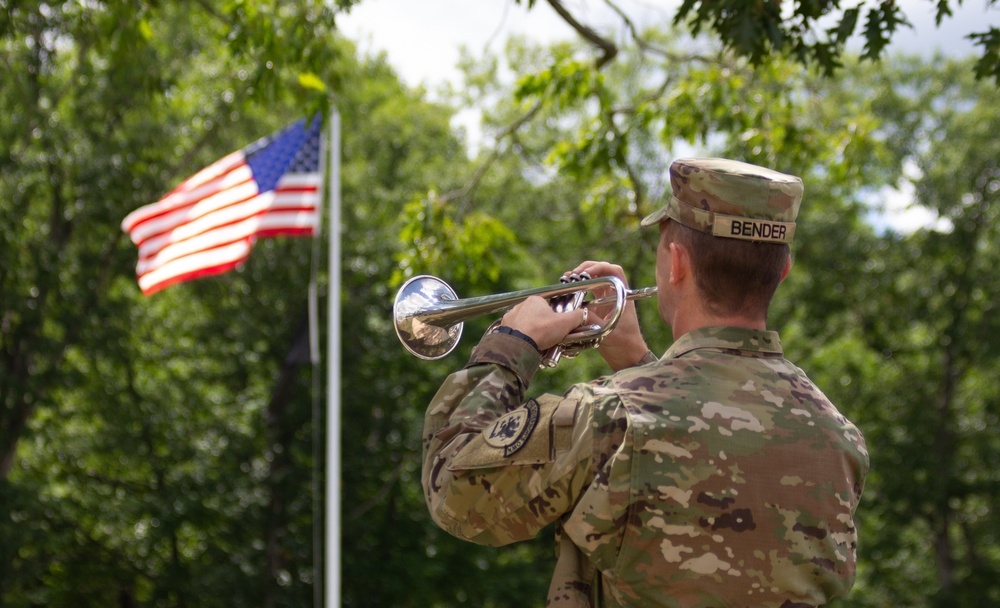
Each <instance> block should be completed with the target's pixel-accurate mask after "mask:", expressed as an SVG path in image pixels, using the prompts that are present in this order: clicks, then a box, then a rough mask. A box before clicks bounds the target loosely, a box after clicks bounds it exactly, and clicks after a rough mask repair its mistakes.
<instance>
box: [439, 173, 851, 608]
mask: <svg viewBox="0 0 1000 608" xmlns="http://www.w3.org/2000/svg"><path fill="white" fill-rule="evenodd" d="M670 183H671V187H672V191H673V196H671V197H670V199H669V201H668V202H667V204H666V206H664V207H663V208H662V209H660V210H658V211H656V212H654V213H653V214H652V215H650V216H648V217H646V218H645V219H643V221H642V225H643V226H654V225H655V226H658V227H659V230H660V242H659V246H658V249H657V254H656V284H657V287H658V288H659V292H658V304H659V312H660V316H661V318H662V319H663V321H664V322H666V323H667V324H669V325H670V327H671V330H672V334H673V336H674V343H673V345H671V347H670V348H669V349H668V350H667V351H666V353H665V354H664V355H663V356H662V357H659V358H657V357H656V356H655V355H653V353H651V352H650V351H649V349H648V348H647V346H646V343H645V341H644V339H643V337H642V335H641V333H640V331H639V324H638V319H637V317H636V313H635V308H634V304H632V303H629V305H628V307H627V308H626V310H625V311H624V312H623V315H622V319H621V320H620V321H619V323H618V325H617V326H616V327H615V329H614V331H612V332H611V333H610V334H609V335H608V336H607V338H606V339H605V340H604V342H603V343H602V345H601V347H600V352H601V354H602V356H603V357H604V359H605V361H606V362H607V363H608V364H609V365H610V366H611V368H612V369H613V370H614V372H615V373H614V374H613V375H610V376H607V377H603V378H599V379H597V380H594V381H592V382H589V383H583V384H577V385H575V386H573V387H571V388H570V389H569V390H568V391H566V392H565V393H564V394H563V395H561V396H555V395H542V396H539V397H535V398H533V399H526V392H527V390H528V385H529V383H530V382H531V380H532V377H533V375H534V373H535V371H536V370H537V369H538V366H539V362H540V360H541V359H540V357H541V355H540V352H544V351H545V350H546V349H548V348H549V347H552V346H553V345H556V344H558V343H560V342H561V341H562V340H563V339H564V338H565V336H566V335H567V334H569V333H570V332H571V331H572V330H574V329H575V328H577V327H578V326H580V325H582V324H584V323H587V322H594V320H595V317H596V319H597V321H598V322H601V323H603V322H604V315H602V314H601V311H600V310H592V311H589V312H585V311H582V310H574V311H570V312H554V311H553V310H552V307H551V306H550V305H549V304H548V303H547V302H545V301H544V300H543V299H541V298H538V297H537V296H536V297H532V298H529V299H527V300H525V301H524V302H522V303H521V304H519V305H518V306H516V307H514V308H513V309H511V310H510V311H509V312H508V313H507V314H506V315H504V317H503V320H502V326H501V327H499V328H498V329H497V330H495V331H492V332H489V333H488V334H487V335H485V336H483V338H482V340H481V341H480V343H479V344H478V346H477V347H476V348H475V349H474V351H473V353H472V356H471V358H470V361H469V363H468V365H466V367H465V368H464V369H462V370H461V371H458V372H455V373H454V374H452V375H451V376H449V377H448V378H447V379H446V380H445V382H444V384H443V385H442V387H441V389H440V390H439V391H438V393H437V395H436V396H435V397H434V400H433V401H432V402H431V404H430V405H429V407H428V409H427V412H426V417H425V424H424V435H423V441H424V462H423V474H422V481H423V487H424V493H425V497H426V500H427V505H428V508H429V509H430V513H431V516H432V517H433V518H434V521H435V522H437V524H438V525H440V526H441V527H442V528H443V529H445V530H447V531H448V532H449V533H451V534H453V535H455V536H457V537H459V538H462V539H466V540H470V541H472V542H476V543H481V544H487V545H504V544H507V543H511V542H515V541H519V540H525V539H529V538H532V537H533V536H535V534H537V533H538V532H539V531H540V530H541V529H542V528H543V527H545V526H546V525H547V524H549V523H551V522H558V525H557V527H556V537H557V538H556V542H557V555H558V559H557V562H556V568H555V573H554V575H553V579H552V583H551V586H550V588H549V596H548V604H547V605H548V606H559V607H563V606H574V607H582V606H671V607H683V608H722V607H726V606H740V607H744V606H761V607H772V606H773V607H784V608H791V607H808V606H821V605H825V604H826V603H828V602H829V601H830V600H832V599H833V598H835V597H839V596H843V595H845V594H846V593H847V592H848V591H849V590H850V588H851V585H852V584H853V582H854V576H855V554H856V544H857V532H856V530H855V524H854V513H855V509H856V508H857V506H858V501H859V500H860V498H861V490H862V487H863V485H864V478H865V475H866V473H867V470H868V453H867V451H866V447H865V442H864V439H863V437H862V435H861V433H860V432H859V431H858V429H857V428H856V427H855V426H854V425H853V424H852V423H851V422H850V421H848V420H847V419H846V418H845V417H844V416H843V415H841V413H840V412H839V411H837V409H836V408H835V407H834V405H833V404H832V403H831V402H830V401H829V400H828V399H827V398H826V396H825V395H824V394H823V393H822V392H821V391H820V390H819V389H818V388H817V387H816V386H815V385H813V383H812V382H811V381H810V380H809V378H807V377H806V375H805V373H803V372H802V370H800V369H798V368H797V367H795V366H794V365H793V364H792V363H790V362H789V361H787V360H786V359H784V357H783V355H782V349H781V344H780V342H779V339H778V335H777V333H776V332H773V331H768V330H767V329H766V318H767V309H768V306H769V304H770V301H771V298H772V296H773V294H774V292H775V289H776V288H777V286H778V284H779V283H780V282H781V281H782V280H783V279H784V278H785V276H786V275H787V274H788V272H789V270H790V268H791V258H790V253H789V245H788V243H789V242H790V241H791V239H792V235H793V233H794V230H795V217H796V215H797V213H798V208H799V204H800V202H801V199H802V181H801V180H800V179H799V178H797V177H794V176H790V175H785V174H782V173H778V172H776V171H773V170H770V169H766V168H763V167H757V166H754V165H749V164H746V163H742V162H737V161H730V160H722V159H684V160H676V161H675V162H673V163H672V164H671V167H670ZM574 272H577V273H580V272H589V273H590V274H591V275H592V276H594V277H599V276H611V275H613V276H618V277H619V278H621V279H624V278H625V277H624V274H623V272H622V269H621V268H620V267H619V266H615V265H612V264H609V263H605V262H593V261H588V262H584V263H582V264H580V265H579V266H578V267H577V268H576V269H574ZM605 314H606V311H605ZM588 316H589V317H590V319H587V317H588Z"/></svg>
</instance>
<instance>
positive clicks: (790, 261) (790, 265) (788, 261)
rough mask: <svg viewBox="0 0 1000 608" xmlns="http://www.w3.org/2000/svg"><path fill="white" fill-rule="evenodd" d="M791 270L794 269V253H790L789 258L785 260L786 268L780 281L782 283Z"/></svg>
mask: <svg viewBox="0 0 1000 608" xmlns="http://www.w3.org/2000/svg"><path fill="white" fill-rule="evenodd" d="M791 271H792V254H788V259H787V260H785V269H784V270H782V271H781V280H780V281H778V282H779V283H780V282H781V281H784V280H785V277H787V276H788V273H789V272H791Z"/></svg>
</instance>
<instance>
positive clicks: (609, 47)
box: [548, 0, 618, 70]
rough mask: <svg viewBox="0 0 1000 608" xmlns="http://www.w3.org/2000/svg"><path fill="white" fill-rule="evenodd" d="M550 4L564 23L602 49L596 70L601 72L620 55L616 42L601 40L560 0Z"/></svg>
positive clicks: (553, 0)
mask: <svg viewBox="0 0 1000 608" xmlns="http://www.w3.org/2000/svg"><path fill="white" fill-rule="evenodd" d="M548 3H549V6H551V7H552V9H553V10H554V11H555V12H556V13H558V14H559V16H560V17H562V19H563V21H565V22H566V23H568V24H569V26H570V27H572V28H573V29H574V30H576V33H578V34H580V36H582V37H583V39H584V40H586V41H587V42H589V43H591V44H593V45H594V46H596V47H598V48H599V49H601V56H600V57H599V58H598V59H597V63H596V64H595V65H594V67H595V68H596V69H598V70H600V69H601V68H602V67H604V66H605V65H606V64H607V63H608V62H609V61H611V60H612V59H614V58H615V56H616V55H617V54H618V47H617V46H616V45H615V43H614V42H611V41H610V40H607V39H606V38H601V37H600V36H599V35H598V34H597V32H595V31H594V30H592V29H590V28H589V27H587V26H586V25H584V24H582V23H580V22H579V21H577V20H576V17H574V16H573V15H572V14H570V12H569V11H568V10H566V7H565V6H563V4H562V2H561V1H560V0H548Z"/></svg>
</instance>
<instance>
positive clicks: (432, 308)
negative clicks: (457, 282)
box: [392, 275, 656, 359]
mask: <svg viewBox="0 0 1000 608" xmlns="http://www.w3.org/2000/svg"><path fill="white" fill-rule="evenodd" d="M601 286H606V287H610V288H611V289H612V290H613V291H614V293H613V294H612V295H610V296H606V297H603V298H599V299H594V300H590V301H585V302H583V303H582V306H596V305H601V304H612V303H613V304H614V310H613V311H612V313H611V314H610V315H609V316H608V321H607V323H606V324H605V325H604V326H603V327H602V326H600V325H596V324H594V325H585V326H583V327H580V328H577V329H576V330H574V331H573V332H572V333H570V334H569V335H568V336H566V338H565V340H564V341H563V342H561V343H560V344H559V346H560V347H562V348H564V349H568V350H569V349H572V350H573V352H575V351H577V350H579V345H586V346H585V347H586V348H591V347H596V346H598V345H599V344H600V342H601V340H602V339H603V338H604V336H606V335H607V334H608V333H610V332H611V330H613V329H614V327H615V325H616V324H617V323H618V319H619V318H620V317H621V314H622V311H623V310H624V309H625V302H626V301H627V300H635V299H639V298H646V297H650V296H653V295H656V288H655V287H646V288H643V289H636V290H629V289H628V288H627V287H626V286H625V283H624V282H623V281H622V280H621V279H619V278H618V277H598V278H595V279H584V280H580V281H573V282H569V283H561V284H559V285H552V286H548V287H536V288H533V289H525V290H522V291H514V292H509V293H502V294H495V295H487V296H478V297H473V298H463V299H459V298H458V296H457V295H456V294H455V290H454V289H452V288H451V287H450V286H449V285H448V284H447V283H445V282H444V281H442V280H441V279H439V278H437V277H433V276H430V275H420V276H416V277H413V278H412V279H410V280H408V281H407V282H406V283H404V284H403V286H402V287H400V288H399V291H398V292H397V293H396V299H395V301H394V302H393V305H392V316H393V325H395V327H396V335H397V336H398V337H399V341H400V342H401V343H402V344H403V346H404V347H405V348H406V350H407V351H409V352H410V353H411V354H413V355H415V356H417V357H419V358H421V359H440V358H442V357H444V356H446V355H447V354H448V353H450V352H451V351H453V350H454V349H455V347H456V346H458V342H459V340H460V339H461V338H462V329H463V327H464V324H465V321H468V320H469V319H474V318H476V317H481V316H483V315H488V314H494V313H498V312H502V311H507V310H509V309H511V308H513V307H514V306H516V305H517V304H519V303H521V302H523V301H524V300H526V299H528V298H530V297H531V296H540V297H542V298H545V299H549V300H550V299H552V298H557V297H560V296H567V295H570V294H577V293H581V292H590V291H592V290H593V289H594V288H595V287H601Z"/></svg>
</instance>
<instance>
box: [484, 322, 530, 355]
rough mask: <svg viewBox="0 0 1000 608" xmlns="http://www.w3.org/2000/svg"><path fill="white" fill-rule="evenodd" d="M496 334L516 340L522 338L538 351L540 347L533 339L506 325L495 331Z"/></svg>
mask: <svg viewBox="0 0 1000 608" xmlns="http://www.w3.org/2000/svg"><path fill="white" fill-rule="evenodd" d="M493 333H496V334H507V335H508V336H514V337H515V338H520V339H522V340H524V341H525V342H527V343H528V344H530V345H531V347H532V348H534V349H535V350H538V345H537V344H535V341H534V340H532V339H531V336H529V335H528V334H525V333H522V332H519V331H517V330H516V329H514V328H513V327H507V326H506V325H501V326H500V327H498V328H496V329H494V330H493Z"/></svg>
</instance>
